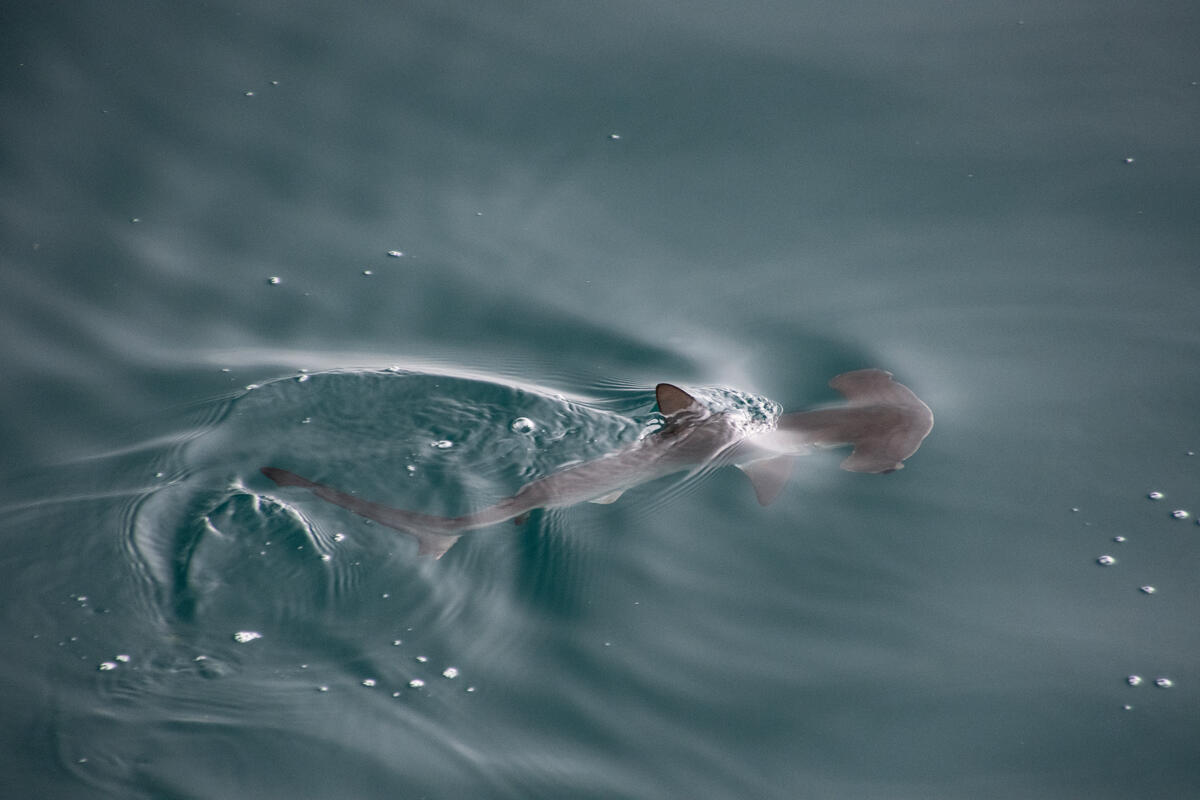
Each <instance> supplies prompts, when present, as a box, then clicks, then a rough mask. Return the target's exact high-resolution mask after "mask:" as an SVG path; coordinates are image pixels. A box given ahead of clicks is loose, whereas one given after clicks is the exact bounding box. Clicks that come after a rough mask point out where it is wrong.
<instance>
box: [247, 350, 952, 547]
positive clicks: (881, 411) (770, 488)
mask: <svg viewBox="0 0 1200 800" xmlns="http://www.w3.org/2000/svg"><path fill="white" fill-rule="evenodd" d="M829 385H830V386H832V387H833V388H834V389H836V390H837V391H838V392H840V393H841V394H842V395H843V396H844V397H845V398H846V403H845V405H842V406H836V407H833V408H819V409H815V410H811V411H796V412H792V413H787V414H782V415H780V417H779V420H778V422H777V424H776V425H775V427H774V428H773V429H770V430H766V431H756V432H750V431H748V429H747V428H746V426H745V424H744V421H742V420H740V419H739V417H738V416H737V415H736V414H734V413H732V412H727V411H715V412H714V411H711V410H709V409H708V408H706V407H705V406H704V405H703V404H701V403H700V402H699V401H697V400H696V398H694V397H693V396H692V395H690V394H688V393H687V392H685V391H684V390H683V389H680V388H679V387H677V386H673V385H671V384H669V383H660V384H658V386H657V387H656V388H655V398H656V400H657V401H658V410H659V412H660V413H661V414H662V415H663V425H662V427H661V428H659V429H658V430H656V431H654V432H653V433H651V434H649V435H647V436H644V437H643V438H641V439H639V440H638V441H636V442H634V443H632V444H631V445H630V446H629V447H628V448H626V449H624V450H619V451H617V452H614V453H610V454H608V455H605V456H601V457H600V458H597V459H595V460H592V461H586V462H583V463H581V464H575V465H573V466H569V467H566V468H564V469H561V470H559V471H557V472H553V473H551V474H549V475H546V476H544V477H541V478H538V479H537V480H534V481H531V482H530V483H527V484H525V485H524V486H523V487H521V489H520V490H518V491H517V493H516V494H514V495H512V496H511V497H506V498H504V499H503V500H501V501H500V502H498V503H496V504H495V505H492V506H489V507H487V508H484V509H482V510H480V511H475V512H473V513H470V514H464V515H462V516H458V517H440V516H434V515H430V514H421V513H418V512H415V511H405V510H403V509H399V508H392V507H390V506H385V505H381V504H379V503H374V502H371V501H369V500H364V499H362V498H360V497H358V496H356V495H352V494H348V493H346V492H343V491H340V490H338V489H334V488H333V487H330V486H326V485H324V484H320V483H316V482H314V481H310V480H308V479H307V478H302V477H300V476H299V475H297V474H295V473H293V472H288V471H287V470H284V469H279V468H277V467H263V468H262V473H263V474H264V475H266V476H267V477H268V478H270V479H271V480H273V481H274V482H275V483H276V484H278V485H279V486H281V487H288V486H295V487H300V488H304V489H308V490H310V491H311V492H312V493H313V494H315V495H316V496H317V497H320V498H321V499H322V500H326V501H328V502H330V503H333V504H335V505H339V506H341V507H342V508H345V509H349V510H350V511H353V512H354V513H355V514H358V515H360V516H363V517H366V518H367V519H370V520H374V521H375V522H378V523H381V524H383V525H386V526H388V527H389V528H393V529H395V530H397V531H399V532H401V533H404V534H407V535H409V536H412V537H413V538H414V539H416V540H417V545H418V551H417V552H418V554H420V555H423V556H433V557H434V558H441V557H442V556H443V555H444V554H445V553H446V551H447V550H449V549H450V548H451V547H452V546H453V545H454V543H455V542H457V541H458V538H459V536H461V535H462V533H463V532H464V531H469V530H473V529H475V528H484V527H487V526H489V525H494V524H496V523H498V522H503V521H505V520H510V519H513V520H516V521H517V523H520V522H522V521H524V519H525V518H526V517H527V516H528V514H529V512H530V511H532V510H534V509H538V508H561V507H565V506H571V505H575V504H576V503H581V502H585V501H590V502H593V503H611V502H613V501H615V500H616V499H617V498H618V497H620V496H621V493H622V492H624V491H625V490H626V489H629V488H631V487H633V486H637V485H639V484H642V483H645V482H647V481H650V480H654V479H655V478H660V477H663V476H665V475H671V474H674V473H676V472H681V471H683V470H687V469H699V468H704V467H707V466H710V465H716V466H720V465H722V464H729V463H732V464H734V465H735V466H737V467H738V468H739V469H741V470H742V471H743V472H744V473H746V475H747V476H749V478H750V481H751V483H752V484H753V486H754V491H755V494H756V495H757V497H758V501H759V503H761V504H762V505H764V506H765V505H768V504H770V503H771V502H772V501H773V500H774V499H775V498H776V497H777V496H778V495H779V492H780V491H781V490H782V489H783V486H784V484H785V483H787V480H788V478H789V476H790V475H791V471H792V462H793V460H794V457H795V456H800V455H804V454H806V453H810V452H812V451H813V450H814V449H815V448H825V447H836V446H838V445H851V446H852V447H853V448H854V449H853V450H852V451H851V453H850V455H849V456H847V457H846V459H845V460H844V461H842V465H841V466H842V469H846V470H850V471H851V472H874V473H886V472H894V471H895V470H898V469H901V468H902V467H903V466H904V460H905V459H906V458H908V457H909V456H911V455H912V454H913V453H915V452H916V451H917V448H918V447H920V446H921V442H922V440H924V439H925V437H926V436H927V435H928V434H929V431H930V430H932V428H933V412H932V411H930V410H929V406H927V405H925V404H924V403H923V402H921V400H920V398H918V397H917V396H916V395H915V394H913V392H912V390H910V389H909V388H908V387H907V386H905V385H904V384H902V383H898V382H896V381H893V380H892V375H891V373H890V372H884V371H883V370H880V369H861V370H856V371H854V372H845V373H842V374H841V375H838V376H837V377H835V378H834V379H833V380H831V381H830V382H829Z"/></svg>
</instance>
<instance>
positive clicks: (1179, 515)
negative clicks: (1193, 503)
mask: <svg viewBox="0 0 1200 800" xmlns="http://www.w3.org/2000/svg"><path fill="white" fill-rule="evenodd" d="M1171 516H1172V517H1174V518H1175V519H1187V518H1188V517H1190V516H1191V514H1189V513H1188V512H1187V511H1185V510H1183V509H1182V508H1177V509H1175V510H1174V511H1172V512H1171Z"/></svg>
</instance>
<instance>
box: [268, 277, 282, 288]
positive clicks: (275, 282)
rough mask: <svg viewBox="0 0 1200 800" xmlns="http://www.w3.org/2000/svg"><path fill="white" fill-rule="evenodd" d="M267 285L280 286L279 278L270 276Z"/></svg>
mask: <svg viewBox="0 0 1200 800" xmlns="http://www.w3.org/2000/svg"><path fill="white" fill-rule="evenodd" d="M267 283H269V284H271V285H272V286H278V285H279V284H280V280H279V276H278V275H272V276H271V277H269V278H267Z"/></svg>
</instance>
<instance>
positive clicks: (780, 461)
mask: <svg viewBox="0 0 1200 800" xmlns="http://www.w3.org/2000/svg"><path fill="white" fill-rule="evenodd" d="M794 461H795V459H794V458H792V457H791V456H776V457H775V458H767V459H764V460H762V461H751V462H750V463H748V464H738V465H737V467H738V469H740V470H741V471H742V472H744V473H746V477H748V478H750V483H751V485H753V486H754V494H755V495H757V496H758V502H759V504H760V505H764V506H769V505H770V504H771V503H772V502H774V500H775V498H776V497H778V496H779V493H780V492H781V491H782V490H783V486H784V484H786V483H787V482H788V478H790V477H791V476H792V463H793V462H794Z"/></svg>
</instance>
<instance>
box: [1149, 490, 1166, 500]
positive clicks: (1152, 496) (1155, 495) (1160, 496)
mask: <svg viewBox="0 0 1200 800" xmlns="http://www.w3.org/2000/svg"><path fill="white" fill-rule="evenodd" d="M1146 497H1148V498H1150V499H1151V500H1162V499H1163V498H1164V497H1166V495H1165V494H1163V493H1162V492H1159V491H1154V492H1150V493H1149V494H1148V495H1146Z"/></svg>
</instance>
